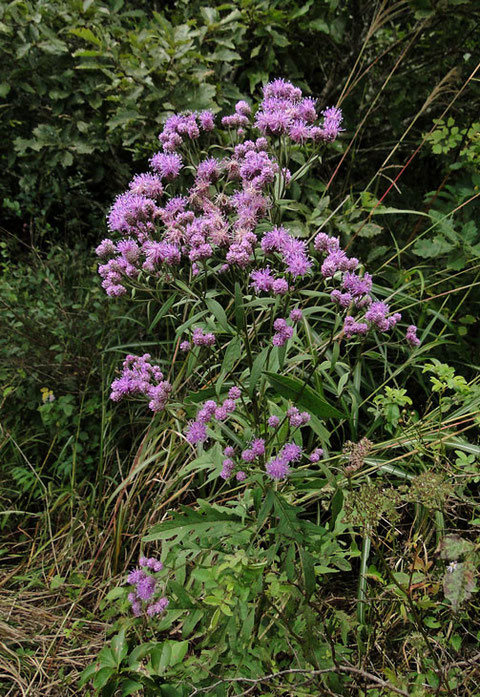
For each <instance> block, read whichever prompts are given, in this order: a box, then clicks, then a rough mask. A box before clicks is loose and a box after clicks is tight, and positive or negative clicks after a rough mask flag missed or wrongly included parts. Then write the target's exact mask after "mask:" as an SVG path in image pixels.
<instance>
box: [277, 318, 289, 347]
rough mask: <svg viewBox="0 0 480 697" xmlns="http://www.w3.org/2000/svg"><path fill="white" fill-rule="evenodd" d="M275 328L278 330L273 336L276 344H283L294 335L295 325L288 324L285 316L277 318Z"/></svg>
mask: <svg viewBox="0 0 480 697" xmlns="http://www.w3.org/2000/svg"><path fill="white" fill-rule="evenodd" d="M273 328H274V329H275V332H276V333H275V334H274V335H273V338H272V343H273V345H274V346H283V345H284V344H285V343H286V342H287V341H288V339H291V338H292V336H293V327H290V326H288V324H287V322H286V320H284V319H283V318H278V319H276V320H275V322H274V323H273Z"/></svg>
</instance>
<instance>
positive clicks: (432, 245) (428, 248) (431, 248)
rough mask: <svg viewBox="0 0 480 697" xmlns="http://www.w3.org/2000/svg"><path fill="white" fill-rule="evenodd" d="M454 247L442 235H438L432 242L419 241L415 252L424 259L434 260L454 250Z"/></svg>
mask: <svg viewBox="0 0 480 697" xmlns="http://www.w3.org/2000/svg"><path fill="white" fill-rule="evenodd" d="M453 247H454V245H453V244H452V243H450V242H448V241H447V240H446V239H445V238H444V237H442V236H441V235H436V236H435V237H434V238H433V239H432V240H425V239H422V240H418V241H417V242H415V244H414V245H413V252H414V253H415V254H416V255H417V256H419V257H422V259H432V258H434V257H438V256H442V255H443V254H446V253H447V252H450V251H451V250H452V249H453Z"/></svg>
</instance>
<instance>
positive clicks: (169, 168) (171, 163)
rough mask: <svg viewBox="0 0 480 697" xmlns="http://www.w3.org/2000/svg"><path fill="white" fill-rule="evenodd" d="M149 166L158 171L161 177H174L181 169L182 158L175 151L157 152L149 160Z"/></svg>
mask: <svg viewBox="0 0 480 697" xmlns="http://www.w3.org/2000/svg"><path fill="white" fill-rule="evenodd" d="M150 166H151V167H152V169H154V170H155V171H156V172H158V174H159V175H160V177H161V178H162V179H175V177H178V175H179V174H180V170H181V169H182V158H181V157H180V155H177V154H176V153H173V154H165V153H162V152H157V154H156V155H154V156H153V157H152V159H151V160H150Z"/></svg>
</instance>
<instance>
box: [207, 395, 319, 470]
mask: <svg viewBox="0 0 480 697" xmlns="http://www.w3.org/2000/svg"><path fill="white" fill-rule="evenodd" d="M232 389H233V388H232ZM204 406H207V403H206V404H205V405H204ZM285 417H286V420H287V421H288V424H289V426H290V428H291V432H293V431H294V430H295V429H296V428H299V427H302V426H305V425H307V424H308V423H309V421H310V419H311V416H310V414H309V413H308V412H306V411H304V412H300V411H299V409H297V407H290V408H289V409H288V410H287V412H286V415H285ZM267 424H268V426H269V427H270V428H272V429H276V428H277V427H278V426H279V425H280V419H279V417H278V416H275V415H272V416H270V417H268V419H267ZM273 443H274V441H272V436H271V435H270V436H269V437H259V436H255V437H254V438H253V439H252V440H251V441H250V442H249V444H248V445H247V447H246V448H245V449H243V450H242V451H241V453H240V456H239V457H238V458H237V461H236V454H235V453H236V451H235V448H234V447H232V446H230V445H229V446H227V447H225V448H224V450H223V455H224V459H223V461H222V470H221V472H220V475H219V476H220V477H221V478H222V479H224V480H228V479H230V477H231V476H232V475H233V473H234V472H235V470H236V469H238V468H239V467H242V468H243V467H245V465H252V466H253V467H255V466H258V465H259V464H260V465H261V464H263V463H265V465H264V466H265V471H266V473H267V475H268V476H269V477H270V478H271V479H275V480H281V479H285V478H286V477H287V475H288V473H289V471H290V465H291V464H292V463H294V462H298V461H299V460H300V459H301V458H302V457H303V450H302V448H301V447H300V446H299V445H297V444H296V443H294V442H287V443H285V444H284V445H283V446H282V447H280V449H279V451H277V454H273V453H272V452H271V450H272V445H273ZM276 447H277V448H278V447H279V446H278V443H277V445H276ZM322 456H323V450H322V448H316V449H315V450H313V451H312V452H311V453H310V455H308V456H306V457H307V458H308V460H309V461H310V462H312V463H314V462H318V461H319V460H320V459H321V457H322ZM265 460H266V462H265ZM246 477H247V473H246V472H245V471H244V470H243V469H239V471H237V473H236V479H237V481H244V480H245V479H246Z"/></svg>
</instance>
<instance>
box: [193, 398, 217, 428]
mask: <svg viewBox="0 0 480 697" xmlns="http://www.w3.org/2000/svg"><path fill="white" fill-rule="evenodd" d="M216 409H217V403H216V402H214V401H213V399H209V400H207V401H206V402H205V404H204V405H203V406H202V408H201V409H200V410H199V411H198V413H197V419H196V420H197V421H198V422H200V423H202V424H208V422H209V421H211V420H212V419H213V417H214V415H215V411H216Z"/></svg>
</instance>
